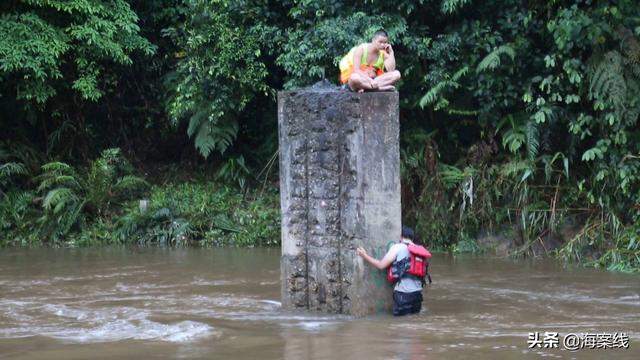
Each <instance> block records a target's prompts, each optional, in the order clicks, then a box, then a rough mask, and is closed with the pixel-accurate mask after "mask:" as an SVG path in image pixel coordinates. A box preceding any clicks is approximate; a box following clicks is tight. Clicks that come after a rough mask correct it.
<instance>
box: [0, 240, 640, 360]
mask: <svg viewBox="0 0 640 360" xmlns="http://www.w3.org/2000/svg"><path fill="white" fill-rule="evenodd" d="M279 256H280V252H279V250H278V249H167V248H93V249H4V250H1V251H0V358H2V359H115V358H118V359H138V360H141V359H165V358H167V359H175V358H177V359H194V358H203V359H234V360H237V359H287V360H293V359H411V360H413V359H458V358H459V359H465V358H466V359H474V360H480V359H540V358H563V359H572V358H575V359H585V358H587V359H601V358H605V357H606V358H613V359H639V358H640V276H638V275H628V274H615V273H607V272H604V271H598V270H594V269H584V268H576V267H572V268H563V267H561V266H560V265H558V264H557V263H555V262H553V261H547V260H545V261H540V260H539V261H526V260H517V261H516V260H505V259H499V258H491V257H455V258H454V257H451V256H448V255H445V254H435V256H434V258H433V259H432V267H431V272H432V276H433V280H434V283H433V284H432V285H431V286H430V287H429V288H428V289H427V290H426V291H425V301H424V307H423V310H422V312H421V313H420V314H419V315H414V316H410V317H404V318H394V317H392V316H390V315H385V314H382V315H376V316H369V317H365V318H351V317H348V316H336V315H327V314H318V313H305V312H292V311H288V310H284V309H282V308H281V307H280V280H279V277H280V267H279ZM372 271H373V270H372ZM533 332H539V334H540V339H542V338H543V337H544V332H557V333H558V338H559V343H558V347H557V348H544V347H540V348H534V349H530V348H529V346H528V342H527V340H528V339H529V333H533ZM569 333H575V334H578V335H582V334H596V333H601V334H612V336H613V334H614V333H618V334H620V333H625V334H626V336H627V337H628V339H629V344H628V345H629V347H628V349H595V350H594V349H582V350H577V351H569V350H567V349H565V348H564V346H563V342H562V340H563V338H564V336H565V335H566V334H569ZM618 336H619V337H618V340H620V339H622V340H623V339H624V336H622V335H618ZM552 343H554V341H553V339H552V340H551V341H550V342H548V344H549V345H551V344H552ZM618 344H621V343H620V342H618Z"/></svg>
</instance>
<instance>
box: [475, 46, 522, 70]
mask: <svg viewBox="0 0 640 360" xmlns="http://www.w3.org/2000/svg"><path fill="white" fill-rule="evenodd" d="M501 55H507V56H509V57H510V58H511V60H512V61H513V60H514V59H515V57H516V52H515V50H514V49H513V48H512V47H511V46H510V45H501V46H498V47H497V48H496V49H494V50H493V51H492V52H490V53H489V54H488V55H487V56H485V57H484V59H482V61H480V63H479V64H478V66H477V67H476V73H480V72H483V71H486V70H495V69H496V68H498V67H499V66H500V56H501Z"/></svg>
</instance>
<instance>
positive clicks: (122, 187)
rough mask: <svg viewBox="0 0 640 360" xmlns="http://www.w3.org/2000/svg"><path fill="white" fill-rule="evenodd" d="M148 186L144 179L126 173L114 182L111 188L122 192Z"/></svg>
mask: <svg viewBox="0 0 640 360" xmlns="http://www.w3.org/2000/svg"><path fill="white" fill-rule="evenodd" d="M148 186H149V183H148V182H146V181H145V180H144V179H142V178H140V177H137V176H133V175H126V176H123V177H122V178H120V179H119V180H118V182H116V184H115V185H114V186H113V188H114V190H116V191H117V192H123V191H132V190H138V189H141V188H146V187H148Z"/></svg>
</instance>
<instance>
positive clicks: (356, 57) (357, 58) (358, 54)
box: [353, 46, 363, 73]
mask: <svg viewBox="0 0 640 360" xmlns="http://www.w3.org/2000/svg"><path fill="white" fill-rule="evenodd" d="M362 51H363V50H362V46H358V47H357V48H356V51H354V52H353V72H354V73H361V72H362V70H360V62H361V61H362V60H361V59H362Z"/></svg>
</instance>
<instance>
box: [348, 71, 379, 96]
mask: <svg viewBox="0 0 640 360" xmlns="http://www.w3.org/2000/svg"><path fill="white" fill-rule="evenodd" d="M349 87H350V88H351V90H353V91H357V92H363V91H365V90H375V89H377V87H378V85H377V84H375V81H373V79H371V78H370V77H368V76H366V75H363V74H360V73H353V74H351V76H350V77H349Z"/></svg>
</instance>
